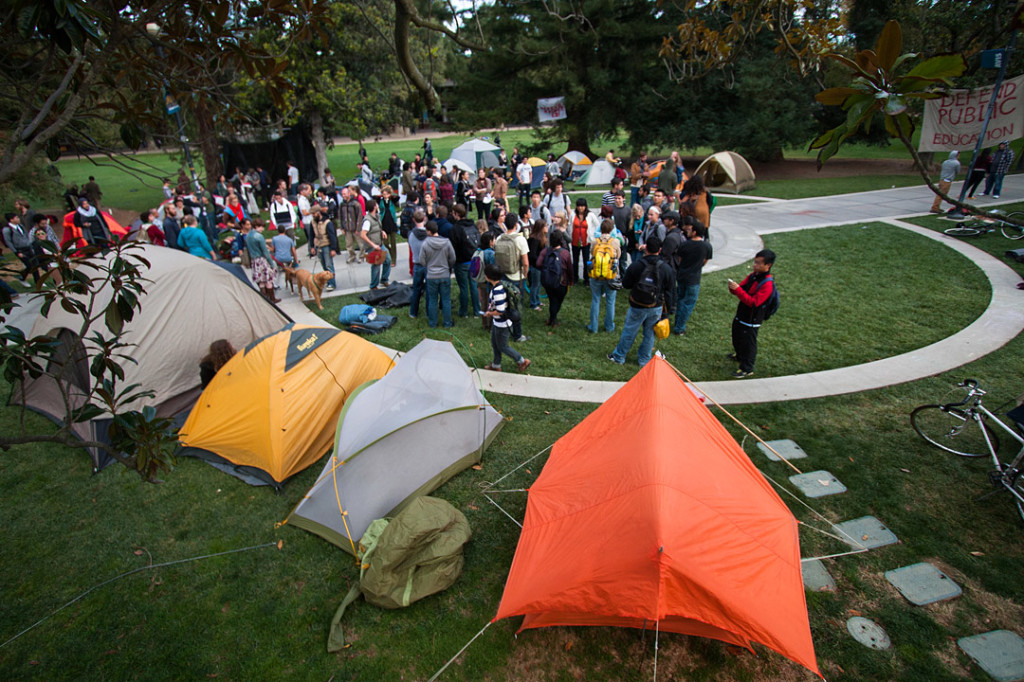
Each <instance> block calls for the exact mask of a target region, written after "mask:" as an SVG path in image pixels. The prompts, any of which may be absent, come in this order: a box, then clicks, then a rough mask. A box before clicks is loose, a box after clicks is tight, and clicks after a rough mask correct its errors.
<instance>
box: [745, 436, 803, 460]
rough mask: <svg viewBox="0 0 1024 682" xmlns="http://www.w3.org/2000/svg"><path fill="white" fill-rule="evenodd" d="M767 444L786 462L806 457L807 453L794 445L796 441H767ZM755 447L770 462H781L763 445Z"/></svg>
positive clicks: (759, 444)
mask: <svg viewBox="0 0 1024 682" xmlns="http://www.w3.org/2000/svg"><path fill="white" fill-rule="evenodd" d="M767 443H768V445H770V446H772V447H773V448H775V450H776V452H778V453H779V454H780V455H782V459H785V460H787V461H788V460H791V459H803V458H804V457H806V456H807V453H806V452H804V451H803V450H802V449H801V448H800V446H799V445H797V444H796V441H792V440H789V439H788V438H787V439H785V440H770V441H767ZM757 447H759V448H760V449H761V452H763V453H764V454H765V455H767V456H768V459H770V460H771V461H773V462H778V461H781V460H780V459H779V457H778V456H777V455H776V454H775V453H774V452H772V451H771V450H769V449H768V448H767V447H765V444H764V443H758V444H757Z"/></svg>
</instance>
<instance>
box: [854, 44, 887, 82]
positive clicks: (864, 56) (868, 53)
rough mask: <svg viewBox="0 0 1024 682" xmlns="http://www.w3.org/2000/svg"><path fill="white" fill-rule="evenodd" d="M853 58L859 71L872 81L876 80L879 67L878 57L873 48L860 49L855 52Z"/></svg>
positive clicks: (879, 73) (879, 71)
mask: <svg viewBox="0 0 1024 682" xmlns="http://www.w3.org/2000/svg"><path fill="white" fill-rule="evenodd" d="M855 60H856V62H857V68H859V69H860V71H861V73H863V74H864V75H865V76H867V77H868V78H870V79H871V81H872V82H877V81H878V78H879V76H880V75H881V69H879V68H878V57H877V56H876V55H875V52H874V50H861V51H860V52H858V53H857V55H856V57H855Z"/></svg>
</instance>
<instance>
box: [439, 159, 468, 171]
mask: <svg viewBox="0 0 1024 682" xmlns="http://www.w3.org/2000/svg"><path fill="white" fill-rule="evenodd" d="M441 165H442V166H444V169H445V170H446V171H451V169H452V168H458V169H459V170H464V171H469V172H470V173H472V172H473V169H472V168H470V167H469V164H468V163H466V162H465V161H462V160H460V159H456V158H451V159H448V160H447V161H445V162H444V163H442V164H441Z"/></svg>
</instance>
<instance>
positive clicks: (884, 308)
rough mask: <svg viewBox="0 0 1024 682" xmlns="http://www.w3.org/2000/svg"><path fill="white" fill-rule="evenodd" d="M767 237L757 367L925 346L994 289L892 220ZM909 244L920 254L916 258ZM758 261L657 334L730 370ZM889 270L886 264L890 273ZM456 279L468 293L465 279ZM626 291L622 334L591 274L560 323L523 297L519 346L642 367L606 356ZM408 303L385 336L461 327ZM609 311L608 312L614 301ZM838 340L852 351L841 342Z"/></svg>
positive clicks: (469, 326) (476, 333)
mask: <svg viewBox="0 0 1024 682" xmlns="http://www.w3.org/2000/svg"><path fill="white" fill-rule="evenodd" d="M765 245H766V246H767V247H768V248H771V249H772V250H774V251H775V252H776V253H777V254H778V258H779V259H778V261H777V262H776V264H775V268H774V272H775V278H776V282H777V284H778V286H779V290H780V292H781V293H782V309H781V311H780V312H779V314H778V315H777V316H776V317H774V318H772V320H771V321H770V322H769V323H768V324H767V325H766V326H765V328H764V329H763V330H762V332H761V335H760V338H759V343H760V351H759V355H758V363H757V374H758V376H781V375H786V374H798V373H803V372H813V371H818V370H823V369H832V368H835V367H842V366H847V365H854V364H859V363H862V362H869V361H872V360H877V359H879V358H883V357H888V356H891V355H897V354H899V353H904V352H907V351H910V350H913V349H915V348H920V347H923V346H926V345H928V344H930V343H933V342H935V341H938V340H940V339H943V338H945V337H946V336H949V335H950V334H952V333H954V332H955V331H957V330H959V329H961V328H963V327H964V326H966V325H967V324H969V323H970V322H971V321H973V320H974V319H975V318H977V317H978V315H980V314H981V312H982V311H983V310H984V308H985V306H986V305H987V303H988V299H989V295H990V291H989V286H988V282H987V280H986V279H985V278H984V276H983V275H982V274H981V272H980V271H979V270H978V269H977V268H976V267H975V266H974V265H973V264H971V263H970V262H969V261H968V260H967V259H966V258H964V257H963V256H960V255H959V254H957V253H956V252H954V251H952V250H950V249H947V248H946V247H944V246H942V245H941V244H938V243H936V242H934V241H932V240H929V239H926V238H925V237H921V236H919V235H915V234H913V233H911V232H909V231H907V230H901V229H899V228H896V227H892V226H888V225H885V224H881V223H869V224H866V225H864V226H860V225H850V226H845V227H834V228H826V229H821V230H808V231H805V232H792V233H782V234H776V235H767V236H766V237H765ZM908 252H914V253H917V254H920V257H917V258H913V259H908V258H906V257H905V254H906V253H908ZM867 264H870V267H867ZM936 271H941V272H943V273H944V275H943V276H944V278H948V281H947V283H948V284H949V286H948V287H943V288H938V287H935V286H934V284H933V283H934V279H935V272H936ZM748 272H749V268H748V266H747V265H746V264H744V265H741V266H737V267H733V268H728V269H726V270H721V271H718V272H713V273H708V274H706V275H705V276H704V277H703V280H702V283H701V291H700V298H699V299H698V302H697V307H696V309H695V311H694V314H693V316H692V317H691V319H690V322H689V324H688V334H687V335H686V336H684V337H676V336H670V337H669V338H668V339H665V340H663V341H659V342H658V344H657V346H658V348H659V349H661V350H662V351H663V352H664V353H666V354H667V355H668V357H669V358H670V359H671V360H672V361H673V362H674V363H675V364H676V365H677V366H678V367H679V368H680V369H681V370H682V371H683V372H684V373H685V374H686V375H687V376H689V377H690V378H691V379H693V380H695V381H708V380H715V379H722V378H725V377H726V376H727V375H728V373H729V372H732V371H733V370H734V369H735V366H734V365H733V364H732V363H731V362H730V361H729V360H727V359H725V357H724V356H725V353H726V352H727V351H729V350H731V341H730V325H731V320H732V317H733V314H734V313H735V310H736V299H735V297H734V296H732V295H731V294H729V293H728V291H727V288H726V284H725V282H726V280H727V278H730V277H731V278H732V279H734V280H736V281H741V280H742V278H743V277H745V276H746V274H747V273H748ZM880 272H881V273H885V275H884V276H883V277H881V278H880V277H879V275H878V273H880ZM452 291H453V297H455V298H456V301H457V292H458V288H457V287H456V286H455V285H454V283H453V286H452ZM627 297H628V292H626V291H622V292H619V294H618V297H617V301H616V331H615V332H613V333H611V334H609V333H605V332H601V333H598V334H589V333H587V332H586V330H585V329H584V326H585V325H586V324H587V323H588V321H589V316H590V290H589V288H585V287H583V286H576V287H572V288H571V289H570V292H569V296H568V297H567V298H566V301H565V304H564V306H563V308H562V311H561V313H560V314H559V321H560V322H561V323H562V325H561V326H560V327H557V328H555V330H553V331H551V330H549V328H548V327H546V326H544V324H543V322H544V320H546V319H547V310H546V309H544V310H541V311H539V312H538V311H533V310H528V309H524V311H523V315H524V323H523V329H524V332H525V333H526V334H527V335H529V336H530V337H531V340H530V341H528V342H526V343H524V344H520V345H519V346H518V349H519V350H520V351H521V352H522V353H523V354H525V355H526V356H527V357H529V358H530V359H531V360H532V361H533V365H532V367H531V368H530V372H531V373H532V374H540V375H548V376H562V377H567V378H591V379H605V380H616V381H625V380H626V379H628V378H629V377H631V376H633V374H634V373H635V372H636V370H637V366H636V345H634V349H633V350H632V351H631V353H630V354H629V355H628V357H627V362H626V365H625V366H617V365H614V364H612V363H610V362H608V361H607V360H606V359H605V355H606V354H607V353H609V352H611V350H612V349H613V348H614V347H615V344H616V343H617V342H618V339H619V333H618V332H619V331H621V329H622V324H623V321H624V319H625V315H626V306H627V305H628V298H627ZM543 300H546V299H542V301H543ZM358 302H359V300H358V297H357V296H356V295H350V296H344V297H337V298H331V299H326V300H325V301H324V310H323V311H319V312H318V311H314V312H318V314H320V315H321V316H322V317H323V318H324V319H325V320H328V321H329V322H334V321H336V320H337V318H338V311H339V310H340V309H341V307H342V306H344V305H347V304H349V303H358ZM455 312H457V303H456V304H455V309H454V310H453V314H454V313H455ZM407 313H408V308H401V309H399V310H398V311H397V312H396V315H397V317H398V321H397V323H396V324H395V326H394V327H392V328H391V329H389V330H388V331H386V332H384V333H383V334H381V335H379V336H377V337H375V340H377V341H379V342H380V343H382V344H384V345H386V346H389V347H392V348H397V349H399V350H408V349H410V348H412V347H413V346H414V345H416V344H417V343H418V342H419V341H420V339H422V338H423V337H424V336H427V337H430V338H442V339H444V338H451V337H450V335H449V334H448V332H447V330H442V329H433V330H432V329H430V328H429V327H428V326H427V322H426V311H425V305H424V304H423V303H421V306H420V317H419V318H418V319H416V320H412V319H410V318H409V317H408V315H407ZM601 315H602V319H603V315H604V311H603V307H602V311H601ZM598 328H599V329H603V326H600V327H598ZM453 334H454V337H455V338H456V339H457V340H458V343H457V344H456V348H458V349H459V351H460V352H461V353H462V354H463V357H464V358H465V359H466V361H467V362H468V363H469V364H471V365H475V366H477V367H482V366H483V365H485V364H487V363H488V362H490V360H491V358H490V352H491V350H490V341H489V338H490V337H489V336H488V334H487V333H486V332H484V331H483V329H482V327H481V325H480V323H479V321H478V320H474V319H468V318H467V319H461V320H460V319H457V318H456V326H455V328H454V330H453ZM837 348H841V349H843V352H842V353H837V352H836V349H837Z"/></svg>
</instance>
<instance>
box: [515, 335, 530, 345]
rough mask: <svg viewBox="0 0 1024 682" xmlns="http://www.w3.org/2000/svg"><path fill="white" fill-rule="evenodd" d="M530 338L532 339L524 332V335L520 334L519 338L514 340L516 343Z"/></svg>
mask: <svg viewBox="0 0 1024 682" xmlns="http://www.w3.org/2000/svg"><path fill="white" fill-rule="evenodd" d="M529 340H530V337H529V336H527V335H526V334H523V335H522V336H520V337H519V338H518V339H514V341H515V342H516V343H522V342H523V341H529Z"/></svg>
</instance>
